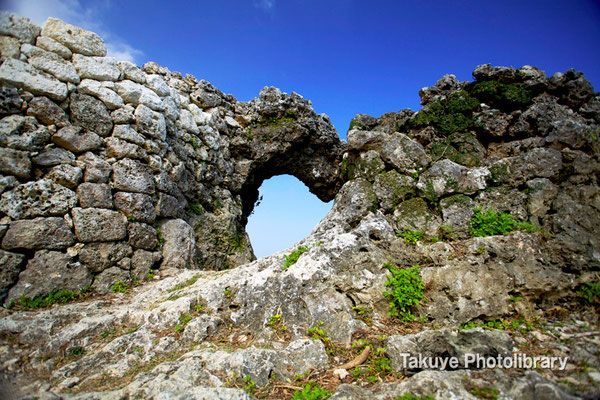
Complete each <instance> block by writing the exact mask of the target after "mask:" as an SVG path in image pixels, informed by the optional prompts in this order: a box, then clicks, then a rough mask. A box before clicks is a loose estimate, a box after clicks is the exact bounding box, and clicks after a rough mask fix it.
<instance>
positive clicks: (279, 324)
mask: <svg viewBox="0 0 600 400" xmlns="http://www.w3.org/2000/svg"><path fill="white" fill-rule="evenodd" d="M269 326H270V327H271V328H272V329H273V330H275V332H281V333H285V332H287V330H288V327H287V326H286V324H285V322H283V320H282V319H281V314H275V315H272V316H271V317H269Z"/></svg>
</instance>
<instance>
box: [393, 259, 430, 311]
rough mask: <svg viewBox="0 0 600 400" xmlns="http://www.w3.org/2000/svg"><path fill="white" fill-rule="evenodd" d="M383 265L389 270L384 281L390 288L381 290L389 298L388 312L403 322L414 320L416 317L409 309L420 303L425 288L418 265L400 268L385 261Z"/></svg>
mask: <svg viewBox="0 0 600 400" xmlns="http://www.w3.org/2000/svg"><path fill="white" fill-rule="evenodd" d="M384 267H385V268H387V269H389V271H390V272H391V275H388V277H387V282H386V283H385V286H386V287H389V288H390V290H389V291H387V290H386V291H384V292H383V295H384V296H385V297H386V298H387V299H388V300H390V308H391V311H390V312H389V313H388V314H389V315H390V316H392V317H397V318H400V319H401V320H402V321H405V322H410V321H414V320H415V319H417V317H415V316H414V315H413V314H412V313H411V310H412V309H413V308H414V307H416V306H418V305H419V304H420V302H421V300H422V299H423V296H424V294H423V292H424V290H425V285H424V284H423V281H422V279H421V271H420V269H419V266H418V265H413V266H412V267H411V268H406V269H401V268H398V267H396V266H394V265H393V264H391V263H386V264H385V265H384Z"/></svg>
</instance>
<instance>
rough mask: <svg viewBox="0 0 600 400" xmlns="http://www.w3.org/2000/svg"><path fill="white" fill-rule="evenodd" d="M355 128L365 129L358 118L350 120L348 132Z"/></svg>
mask: <svg viewBox="0 0 600 400" xmlns="http://www.w3.org/2000/svg"><path fill="white" fill-rule="evenodd" d="M354 128H358V129H363V126H362V125H361V124H360V122H358V120H357V119H356V118H352V121H350V126H349V127H348V132H350V131H351V130H352V129H354Z"/></svg>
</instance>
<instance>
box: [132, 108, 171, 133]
mask: <svg viewBox="0 0 600 400" xmlns="http://www.w3.org/2000/svg"><path fill="white" fill-rule="evenodd" d="M135 122H136V125H137V128H138V130H139V132H140V133H142V134H145V135H147V136H149V137H152V138H156V139H161V140H164V139H165V137H166V135H167V126H166V123H165V117H164V116H163V115H162V114H161V113H158V112H155V111H152V110H151V109H150V108H148V107H146V106H145V105H143V104H140V105H139V106H137V108H136V109H135Z"/></svg>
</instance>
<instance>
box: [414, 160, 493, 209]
mask: <svg viewBox="0 0 600 400" xmlns="http://www.w3.org/2000/svg"><path fill="white" fill-rule="evenodd" d="M488 175H490V171H488V170H487V168H466V167H464V166H462V165H460V164H456V163H455V162H453V161H450V160H447V159H446V160H441V161H437V162H436V163H434V164H433V165H432V166H431V168H429V169H428V170H427V171H426V172H425V173H423V174H422V175H421V176H420V177H419V182H418V183H417V188H418V189H419V190H421V191H422V192H423V193H424V195H425V196H426V197H427V198H429V199H431V200H435V199H437V198H439V197H440V196H442V195H446V194H452V193H464V194H473V193H475V192H477V191H479V190H483V189H485V188H486V186H487V184H486V177H487V176H488Z"/></svg>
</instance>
